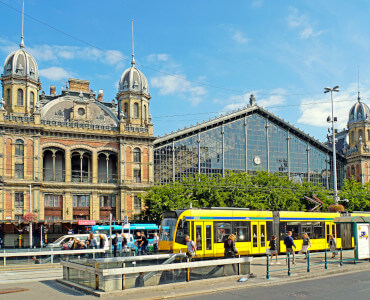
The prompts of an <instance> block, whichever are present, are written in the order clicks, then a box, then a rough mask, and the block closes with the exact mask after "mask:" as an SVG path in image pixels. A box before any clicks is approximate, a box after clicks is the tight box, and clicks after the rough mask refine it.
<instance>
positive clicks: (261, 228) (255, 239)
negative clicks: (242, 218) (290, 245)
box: [251, 222, 267, 253]
mask: <svg viewBox="0 0 370 300" xmlns="http://www.w3.org/2000/svg"><path fill="white" fill-rule="evenodd" d="M251 226H252V228H251V234H252V253H266V246H267V243H266V222H251Z"/></svg>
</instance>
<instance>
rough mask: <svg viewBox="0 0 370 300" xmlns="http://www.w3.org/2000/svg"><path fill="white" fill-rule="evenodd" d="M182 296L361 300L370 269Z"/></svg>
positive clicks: (369, 295) (369, 288)
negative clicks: (278, 283)
mask: <svg viewBox="0 0 370 300" xmlns="http://www.w3.org/2000/svg"><path fill="white" fill-rule="evenodd" d="M181 299H192V300H194V299H197V300H203V299H204V300H205V299H207V300H208V299H212V300H218V299H220V300H225V299H227V300H233V299H238V300H239V299H253V300H255V299H263V300H265V299H266V300H270V299H271V300H279V299H282V300H288V299H330V300H331V299H335V300H342V299H343V300H362V299H364V300H365V299H366V300H368V299H370V272H369V271H363V272H358V273H352V274H345V275H339V276H332V277H329V278H320V279H313V280H306V281H300V282H294V280H293V279H292V283H288V284H282V285H270V286H261V287H251V288H243V289H237V290H232V291H227V292H222V293H213V294H207V295H202V296H195V297H190V298H181Z"/></svg>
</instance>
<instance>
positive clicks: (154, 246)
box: [153, 232, 159, 253]
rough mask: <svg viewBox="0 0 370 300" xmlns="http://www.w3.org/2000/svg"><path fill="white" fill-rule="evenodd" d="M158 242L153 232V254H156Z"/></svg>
mask: <svg viewBox="0 0 370 300" xmlns="http://www.w3.org/2000/svg"><path fill="white" fill-rule="evenodd" d="M158 242H159V237H158V234H157V233H156V232H154V234H153V250H154V253H157V252H158Z"/></svg>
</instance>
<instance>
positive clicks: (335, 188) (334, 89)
mask: <svg viewBox="0 0 370 300" xmlns="http://www.w3.org/2000/svg"><path fill="white" fill-rule="evenodd" d="M329 92H330V99H331V130H332V133H333V140H332V144H333V173H334V174H333V175H334V204H335V205H337V204H338V187H337V157H336V150H335V129H334V122H336V121H337V118H334V103H333V92H339V86H338V85H336V86H335V87H333V88H329V87H326V88H324V93H329ZM328 121H329V122H330V118H328Z"/></svg>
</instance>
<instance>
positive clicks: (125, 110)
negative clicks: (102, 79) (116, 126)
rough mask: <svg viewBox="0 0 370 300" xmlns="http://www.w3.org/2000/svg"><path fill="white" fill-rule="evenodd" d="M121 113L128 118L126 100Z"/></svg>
mask: <svg viewBox="0 0 370 300" xmlns="http://www.w3.org/2000/svg"><path fill="white" fill-rule="evenodd" d="M123 113H124V114H125V117H126V118H128V103H127V102H125V104H124V110H123Z"/></svg>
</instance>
